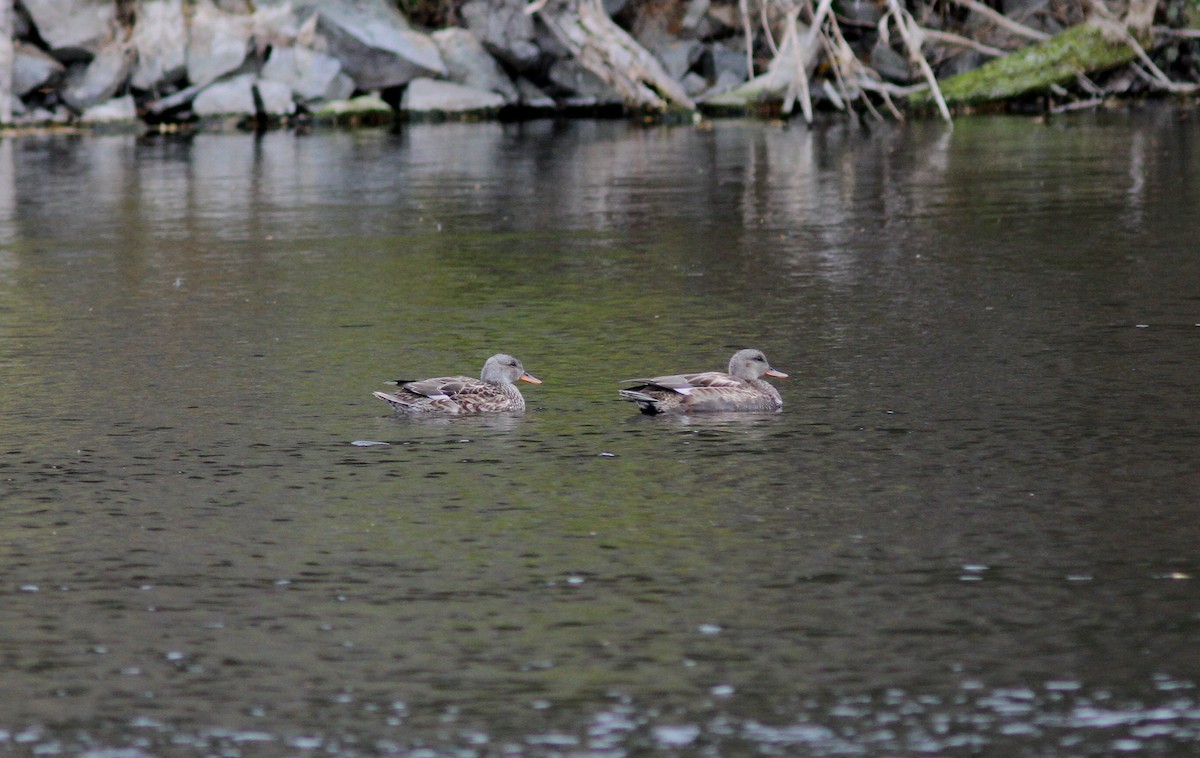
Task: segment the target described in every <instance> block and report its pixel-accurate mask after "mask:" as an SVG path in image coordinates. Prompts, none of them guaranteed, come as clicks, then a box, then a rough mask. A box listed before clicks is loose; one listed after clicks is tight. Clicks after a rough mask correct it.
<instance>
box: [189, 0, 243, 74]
mask: <svg viewBox="0 0 1200 758" xmlns="http://www.w3.org/2000/svg"><path fill="white" fill-rule="evenodd" d="M253 29H254V20H253V18H252V17H251V16H246V15H236V14H232V13H226V12H224V11H222V10H221V9H219V8H217V6H216V5H214V4H213V2H212V0H200V2H198V3H197V4H196V9H195V11H194V13H193V16H192V22H191V25H190V28H189V34H188V44H187V75H188V79H190V80H191V82H192V84H197V85H205V84H208V83H209V82H214V81H216V80H217V79H220V78H221V77H222V76H224V75H225V74H228V73H231V72H233V71H237V70H238V69H239V68H241V66H242V64H243V63H245V61H246V55H247V53H248V52H249V50H250V38H251V36H252V35H253Z"/></svg>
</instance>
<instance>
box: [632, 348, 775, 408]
mask: <svg viewBox="0 0 1200 758" xmlns="http://www.w3.org/2000/svg"><path fill="white" fill-rule="evenodd" d="M764 375H765V376H777V377H779V378H781V379H783V378H786V377H787V374H785V373H783V372H782V371H777V370H775V369H773V368H771V364H770V363H767V357H766V356H765V355H763V354H762V351H761V350H739V351H737V352H736V353H734V354H733V357H732V358H730V359H729V372H728V373H726V372H724V371H705V372H703V373H700V374H676V375H674V376H657V377H654V378H653V379H628V380H626V381H628V382H631V383H632V384H634V385H635V386H633V387H630V388H629V389H626V390H621V391H620V393H621V397H623V398H625V399H627V400H632V401H633V402H635V403H637V405H638V408H639V409H640V410H641V412H642V413H645V414H648V415H654V414H656V413H700V412H706V411H718V412H719V411H760V412H761V411H777V410H779V409H780V408H782V407H783V398H781V397H780V396H779V392H778V391H777V390H776V389H775V388H774V387H772V386H771V385H770V384H768V383H767V382H766V381H764V380H763V379H761V378H760V377H762V376H764Z"/></svg>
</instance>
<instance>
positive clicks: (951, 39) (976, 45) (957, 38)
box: [921, 26, 1008, 58]
mask: <svg viewBox="0 0 1200 758" xmlns="http://www.w3.org/2000/svg"><path fill="white" fill-rule="evenodd" d="M921 33H922V34H924V35H925V37H926V38H928V39H931V40H934V41H937V42H941V43H943V44H946V45H955V46H957V47H969V48H971V49H972V50H974V51H976V52H979V53H983V54H984V55H990V56H992V57H993V58H999V57H1001V56H1004V55H1008V52H1007V51H1005V50H1001V49H1000V48H998V47H992V46H991V45H985V44H983V43H982V42H976V41H975V40H973V39H971V38H970V37H963V36H961V35H958V34H954V33H953V32H942V31H938V30H937V29H930V28H928V27H924V26H923V27H921Z"/></svg>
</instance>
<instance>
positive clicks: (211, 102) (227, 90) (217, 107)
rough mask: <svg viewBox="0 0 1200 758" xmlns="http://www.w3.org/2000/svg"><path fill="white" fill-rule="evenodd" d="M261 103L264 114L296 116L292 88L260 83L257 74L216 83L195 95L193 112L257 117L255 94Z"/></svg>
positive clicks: (207, 114)
mask: <svg viewBox="0 0 1200 758" xmlns="http://www.w3.org/2000/svg"><path fill="white" fill-rule="evenodd" d="M256 90H257V92H258V97H259V99H260V100H261V102H262V108H263V113H264V114H266V115H270V116H286V115H289V114H291V113H294V112H295V110H296V106H295V104H294V103H293V102H292V91H291V89H290V88H289V87H288V86H287V85H286V84H283V83H281V82H272V81H261V80H259V79H258V78H257V77H256V76H255V75H254V74H242V75H240V76H235V77H232V78H230V79H226V80H224V81H219V82H215V83H214V84H212V85H210V86H208V87H206V88H205V89H204V91H203V92H201V93H200V94H198V95H196V99H195V100H193V101H192V110H193V111H195V113H196V115H197V116H202V117H204V116H255V115H258V108H257V107H256V106H255V102H254V101H255V91H256Z"/></svg>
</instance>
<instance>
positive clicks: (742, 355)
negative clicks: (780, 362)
mask: <svg viewBox="0 0 1200 758" xmlns="http://www.w3.org/2000/svg"><path fill="white" fill-rule="evenodd" d="M729 373H731V374H733V375H734V376H736V377H738V378H739V379H760V378H762V377H763V376H764V375H766V376H777V377H779V378H780V379H785V378H787V374H785V373H783V372H782V371H777V370H776V369H773V368H771V364H770V363H767V356H765V355H763V353H762V351H761V350H754V349H752V348H747V349H746V350H739V351H737V352H736V353H734V354H733V357H732V358H730V359H729Z"/></svg>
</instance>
